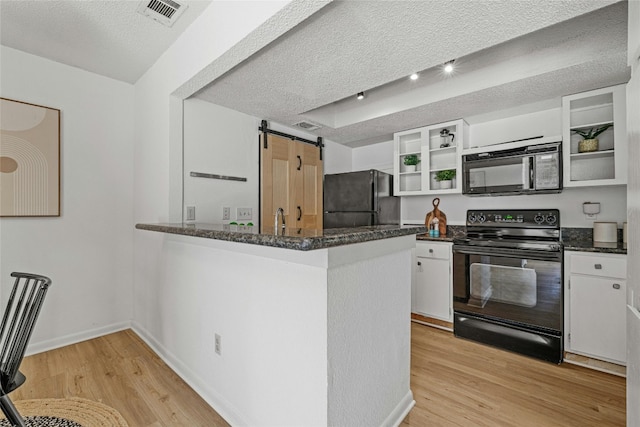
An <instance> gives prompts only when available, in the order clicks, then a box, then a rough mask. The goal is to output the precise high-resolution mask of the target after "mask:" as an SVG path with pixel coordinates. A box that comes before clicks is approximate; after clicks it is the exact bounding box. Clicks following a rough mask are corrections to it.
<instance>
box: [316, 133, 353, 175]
mask: <svg viewBox="0 0 640 427" xmlns="http://www.w3.org/2000/svg"><path fill="white" fill-rule="evenodd" d="M352 153H353V150H352V149H351V148H349V147H347V146H345V145H342V144H337V143H335V142H331V141H324V157H323V165H324V173H325V175H326V174H331V173H343V172H351V159H352V156H353V155H352Z"/></svg>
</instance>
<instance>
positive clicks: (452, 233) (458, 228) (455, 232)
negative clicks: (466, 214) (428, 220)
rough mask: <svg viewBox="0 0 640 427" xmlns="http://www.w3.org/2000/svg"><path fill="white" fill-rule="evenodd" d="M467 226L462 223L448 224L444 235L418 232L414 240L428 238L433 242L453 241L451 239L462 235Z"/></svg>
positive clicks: (465, 231)
mask: <svg viewBox="0 0 640 427" xmlns="http://www.w3.org/2000/svg"><path fill="white" fill-rule="evenodd" d="M466 233H467V228H466V227H465V226H464V225H448V226H447V234H446V236H440V237H431V236H429V234H428V233H426V234H418V235H417V236H416V240H430V241H433V242H453V239H457V238H460V237H464V235H465V234H466Z"/></svg>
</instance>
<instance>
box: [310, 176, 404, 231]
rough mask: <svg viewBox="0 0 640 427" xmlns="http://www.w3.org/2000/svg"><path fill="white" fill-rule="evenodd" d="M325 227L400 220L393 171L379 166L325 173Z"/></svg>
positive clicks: (365, 224)
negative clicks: (380, 168)
mask: <svg viewBox="0 0 640 427" xmlns="http://www.w3.org/2000/svg"><path fill="white" fill-rule="evenodd" d="M323 221H324V228H343V227H361V226H367V225H381V224H400V198H399V197H394V196H393V175H389V174H388V173H384V172H380V171H378V170H374V169H371V170H365V171H359V172H348V173H337V174H329V175H325V176H324V218H323Z"/></svg>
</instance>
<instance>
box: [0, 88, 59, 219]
mask: <svg viewBox="0 0 640 427" xmlns="http://www.w3.org/2000/svg"><path fill="white" fill-rule="evenodd" d="M52 216H53V217H55V216H60V110H58V109H56V108H51V107H45V106H42V105H36V104H30V103H27V102H22V101H16V100H13V99H8V98H0V217H52Z"/></svg>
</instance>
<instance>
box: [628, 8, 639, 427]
mask: <svg viewBox="0 0 640 427" xmlns="http://www.w3.org/2000/svg"><path fill="white" fill-rule="evenodd" d="M639 23H640V2H638V1H631V2H629V35H628V37H629V39H628V51H629V54H628V55H629V57H628V63H629V65H631V80H630V81H629V84H628V86H627V132H628V137H629V158H628V162H629V163H628V165H629V168H628V173H629V175H628V179H629V183H628V185H627V199H628V201H629V202H628V203H629V206H628V215H629V230H628V233H629V236H628V240H627V241H628V248H629V250H628V255H627V258H628V259H627V289H628V292H629V294H628V295H627V304H629V307H628V311H627V361H628V363H627V426H629V427H633V426H637V425H640V406H638V400H640V315H639V314H638V310H640V170H639V169H638V164H639V163H640V121H639V120H638V117H639V116H640V25H638V24H639Z"/></svg>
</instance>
